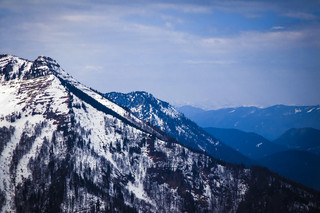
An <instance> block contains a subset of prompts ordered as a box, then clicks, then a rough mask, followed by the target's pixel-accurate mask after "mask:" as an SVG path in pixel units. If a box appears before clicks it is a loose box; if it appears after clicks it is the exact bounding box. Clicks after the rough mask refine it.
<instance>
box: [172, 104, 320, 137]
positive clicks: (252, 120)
mask: <svg viewBox="0 0 320 213" xmlns="http://www.w3.org/2000/svg"><path fill="white" fill-rule="evenodd" d="M178 110H179V111H181V112H182V113H184V114H185V115H186V117H188V118H190V119H191V120H193V121H195V122H196V123H197V124H198V125H200V126H202V127H216V128H235V129H240V130H242V131H246V132H255V133H257V134H259V135H262V136H263V137H265V138H267V139H268V140H274V139H276V138H278V137H279V136H280V135H281V134H283V133H284V132H285V131H287V130H288V129H291V128H304V127H313V128H316V129H320V122H319V121H320V105H318V106H284V105H275V106H271V107H268V108H257V107H237V108H225V109H218V110H208V111H205V110H201V109H200V110H199V109H197V108H196V109H193V108H192V107H180V108H178Z"/></svg>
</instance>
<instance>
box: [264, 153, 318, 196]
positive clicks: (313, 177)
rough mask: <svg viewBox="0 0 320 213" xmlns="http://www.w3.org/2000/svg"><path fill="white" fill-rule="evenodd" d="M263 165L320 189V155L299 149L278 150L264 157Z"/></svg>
mask: <svg viewBox="0 0 320 213" xmlns="http://www.w3.org/2000/svg"><path fill="white" fill-rule="evenodd" d="M259 162H260V163H261V164H262V165H264V166H266V167H268V168H270V169H272V170H273V171H275V172H277V173H279V174H281V175H283V176H285V177H288V178H290V179H292V180H295V181H297V182H299V183H302V184H304V185H306V186H309V187H312V188H314V189H317V190H319V191H320V181H319V180H320V166H319V165H320V156H319V155H316V154H313V153H310V152H305V151H298V150H288V151H284V152H278V153H275V154H272V155H269V156H267V157H265V158H262V159H261V160H260V161H259Z"/></svg>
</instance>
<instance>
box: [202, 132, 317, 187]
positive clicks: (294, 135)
mask: <svg viewBox="0 0 320 213" xmlns="http://www.w3.org/2000/svg"><path fill="white" fill-rule="evenodd" d="M204 129H205V130H206V131H207V132H208V133H210V134H212V135H213V136H215V137H216V138H217V139H219V140H221V141H223V142H224V143H226V144H227V145H229V146H231V147H232V148H234V149H236V150H238V151H239V152H241V153H242V154H244V155H245V156H247V157H251V158H253V159H255V160H256V161H257V162H258V163H259V164H260V165H263V166H266V167H268V168H269V169H271V170H272V171H275V172H277V173H279V174H281V175H283V176H285V177H287V178H290V179H292V180H295V181H297V182H299V183H303V184H305V185H307V186H309V187H312V188H315V189H317V190H319V191H320V184H319V183H320V182H319V180H320V166H319V165H320V164H319V162H320V155H319V152H318V151H319V146H320V140H319V139H320V138H319V135H320V134H319V133H320V131H319V130H317V129H313V128H302V129H290V130H288V131H287V132H285V133H284V134H283V135H282V136H280V137H279V138H278V139H276V140H274V141H272V142H271V141H269V140H267V139H265V138H264V137H262V136H260V135H257V134H256V133H249V132H244V131H241V130H237V129H222V128H213V127H211V128H204Z"/></svg>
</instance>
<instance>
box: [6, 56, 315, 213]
mask: <svg viewBox="0 0 320 213" xmlns="http://www.w3.org/2000/svg"><path fill="white" fill-rule="evenodd" d="M0 80H1V83H0V154H1V155H0V162H1V164H0V210H1V212H7V211H8V212H9V211H13V212H79V211H84V212H85V211H87V212H185V211H186V212H236V211H239V212H248V211H252V212H257V211H261V212H274V211H278V210H280V211H282V210H283V211H287V212H289V211H292V212H307V211H310V212H312V211H319V210H320V196H319V193H318V192H316V191H313V190H310V189H308V188H305V187H303V186H301V185H297V184H295V183H293V182H289V181H287V180H286V179H284V178H280V177H278V176H277V175H275V174H273V173H271V172H269V171H267V170H264V169H261V168H244V167H241V166H237V165H232V164H228V163H224V162H222V161H219V160H215V159H214V158H212V157H210V156H208V155H205V154H203V153H200V152H197V151H192V150H190V149H188V148H186V147H184V146H182V145H180V144H179V143H176V142H175V141H174V140H172V139H171V138H170V137H168V136H167V135H165V134H163V133H162V132H161V131H159V130H157V129H155V128H153V127H151V126H149V125H147V124H146V123H144V122H142V121H141V120H139V119H138V118H136V117H135V116H134V115H132V114H131V113H129V112H128V111H126V110H125V109H123V108H121V107H120V106H118V105H116V104H114V103H113V102H111V101H109V100H107V99H105V98H104V97H103V96H101V95H100V94H98V93H96V92H94V91H92V90H91V89H89V88H87V87H85V86H83V85H81V84H80V83H79V82H77V81H75V80H74V79H73V78H72V77H71V76H69V75H68V74H67V73H65V72H64V71H63V70H62V69H61V68H60V66H59V65H58V64H57V63H56V62H55V61H54V60H53V59H51V58H48V57H39V58H37V59H36V60H35V61H34V62H31V61H27V60H24V59H20V58H18V57H14V56H11V55H1V56H0Z"/></svg>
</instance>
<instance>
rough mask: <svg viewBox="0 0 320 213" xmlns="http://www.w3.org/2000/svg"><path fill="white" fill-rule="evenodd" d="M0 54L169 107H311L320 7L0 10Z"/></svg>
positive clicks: (14, 4)
mask: <svg viewBox="0 0 320 213" xmlns="http://www.w3.org/2000/svg"><path fill="white" fill-rule="evenodd" d="M0 53H10V54H14V55H17V56H20V57H23V58H27V59H30V60H34V59H35V58H36V57H37V56H39V55H46V56H50V57H52V58H54V59H56V60H57V61H58V63H60V65H61V66H62V67H63V68H64V69H65V70H66V71H67V72H69V73H70V74H71V75H73V76H74V77H75V78H76V79H77V80H79V81H80V82H82V83H84V84H85V85H87V86H90V87H92V88H95V89H97V90H99V91H101V92H110V91H119V92H130V91H135V90H144V91H148V92H150V93H152V94H154V95H155V96H156V97H158V98H161V99H163V100H166V101H168V102H170V103H172V104H174V105H185V104H190V105H194V106H200V107H203V108H207V109H212V108H221V107H228V106H240V105H255V106H270V105H274V104H289V105H315V104H320V92H319V91H320V1H318V0H308V1H302V0H301V1H297V0H292V1H283V0H279V1H273V0H271V1H219V0H218V1H188V0H185V1H124V0H120V1H108V0H105V1H103V0H94V1H86V0H77V1H76V0H71V1H62V0H56V1H50V0H49V1H40V0H26V1H17V0H0Z"/></svg>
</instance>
